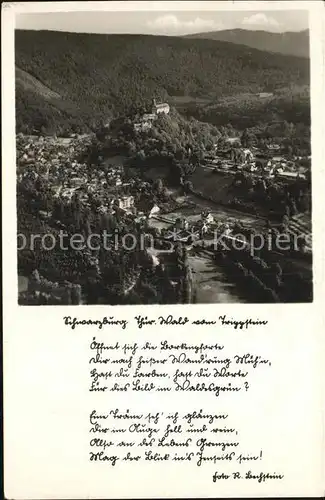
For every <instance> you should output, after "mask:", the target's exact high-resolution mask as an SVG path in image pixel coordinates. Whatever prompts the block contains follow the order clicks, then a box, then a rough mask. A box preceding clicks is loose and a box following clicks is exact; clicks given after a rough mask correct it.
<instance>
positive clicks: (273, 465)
mask: <svg viewBox="0 0 325 500" xmlns="http://www.w3.org/2000/svg"><path fill="white" fill-rule="evenodd" d="M298 8H299V9H300V8H304V9H308V10H309V11H310V38H311V88H312V102H311V106H312V175H313V179H312V182H313V185H312V186H313V245H314V292H315V300H314V302H313V303H312V304H287V305H285V304H269V305H260V304H259V305H243V304H231V305H230V304H229V305H227V304H223V305H221V304H220V305H219V304H215V305H192V306H159V307H158V306H150V307H148V306H147V307H145V306H141V307H138V306H137V307H136V308H135V307H132V306H130V307H129V306H124V307H117V306H116V307H114V308H109V307H108V306H107V307H105V306H96V307H91V306H81V307H73V306H70V307H68V308H65V307H51V306H48V307H46V306H43V307H18V305H17V271H16V264H17V260H16V203H15V188H16V175H15V169H16V167H15V122H14V85H15V82H14V23H15V15H17V13H19V12H31V13H32V12H40V11H42V12H45V11H46V12H48V11H71V10H76V11H86V10H88V11H89V10H98V11H100V10H101V9H105V10H110V9H114V10H127V11H130V10H131V11H132V10H134V9H137V10H139V9H141V10H156V11H162V10H165V11H171V10H174V11H177V10H182V9H186V10H196V11H198V10H202V11H203V10H205V11H208V10H211V9H222V10H228V9H237V10H259V9H261V10H262V9H263V10H272V9H276V10H281V9H292V10H295V9H298ZM323 14H324V8H323V5H322V2H305V3H304V2H235V3H230V2H217V3H216V2H172V3H171V4H167V3H166V2H105V3H104V2H67V3H65V2H64V3H63V2H54V3H44V2H43V3H27V2H26V3H24V2H22V3H19V2H17V3H15V2H12V3H11V5H10V4H8V3H7V4H3V16H2V19H3V20H2V65H3V66H2V75H3V80H2V109H3V143H2V146H3V147H2V151H3V170H2V176H3V177H2V181H3V182H2V192H3V258H4V266H3V300H4V318H3V319H4V337H3V339H4V350H3V352H4V447H5V448H4V452H5V454H4V459H5V496H6V497H7V498H10V499H26V500H27V499H35V498H44V499H50V498H53V499H54V498H57V499H59V498H66V499H68V498H117V497H119V498H137V497H138V498H140V497H141V498H145V497H148V498H150V497H151V498H152V497H160V498H162V497H174V498H175V497H183V498H185V497H187V498H190V497H231V496H233V497H234V496H235V497H253V496H255V497H264V496H299V497H304V496H323V495H324V492H325V484H324V483H325V481H324V471H325V462H324V449H325V439H324V400H325V398H324V387H325V385H324V382H323V381H324V354H325V351H324V330H325V329H324V317H325V316H324V265H323V263H324V193H325V190H324V187H325V186H324V138H325V136H324V120H323V113H324V43H323V41H324V15H323ZM99 15H100V14H99ZM139 313H140V314H143V315H148V316H150V317H156V316H158V315H159V314H167V313H168V314H169V313H170V314H174V315H175V316H179V315H183V316H184V315H187V316H188V317H189V318H190V319H193V318H194V317H206V318H207V319H209V318H215V317H218V316H219V315H220V314H226V315H227V316H230V317H234V318H236V319H246V318H248V317H251V318H253V319H255V318H259V319H268V320H269V324H268V326H267V327H264V328H255V329H249V330H241V331H235V330H231V329H230V328H225V329H221V328H206V329H203V328H191V327H189V328H185V329H183V328H173V327H170V328H168V329H166V328H165V329H162V328H155V329H152V328H151V329H150V330H149V329H142V330H139V329H136V328H134V329H133V330H132V329H130V328H128V329H127V330H119V329H117V328H112V329H108V330H102V331H98V330H97V329H93V328H91V327H87V328H86V327H82V328H79V329H76V330H71V329H69V328H67V327H64V326H63V320H62V317H63V316H64V315H71V316H78V317H79V318H93V319H95V318H101V317H102V316H104V315H114V316H115V317H117V318H125V319H128V318H133V316H135V315H136V314H139ZM94 335H96V336H97V338H98V339H102V340H104V341H106V342H112V343H113V342H115V341H116V340H119V342H120V343H123V342H133V341H137V342H139V343H140V342H141V341H144V340H151V341H154V342H159V341H160V340H162V339H167V340H169V341H173V342H174V343H176V342H177V341H179V340H182V341H187V342H191V341H197V340H199V341H200V342H201V341H202V342H207V343H208V342H211V341H214V342H216V341H217V342H219V343H224V344H225V346H226V347H228V348H230V347H231V348H232V350H233V351H241V350H244V351H246V352H255V353H256V354H260V355H264V356H266V357H268V358H269V359H271V361H272V368H271V369H270V370H268V371H265V372H264V371H263V372H257V373H258V376H255V377H254V378H252V379H251V381H250V385H251V388H250V390H249V391H248V392H247V393H242V394H241V393H240V395H239V396H238V395H236V396H235V397H233V395H232V394H231V393H229V394H227V393H225V394H224V395H221V396H220V397H219V398H215V397H214V396H213V395H209V396H207V395H205V394H203V395H200V394H199V395H194V396H193V393H181V394H179V393H174V394H168V395H166V394H160V395H159V396H158V395H157V394H145V393H134V392H132V393H128V395H127V397H125V396H123V395H121V394H116V395H112V394H110V395H109V397H107V396H106V395H104V396H103V395H98V394H94V393H89V392H88V387H89V378H88V360H89V344H90V342H91V340H92V337H93V336H94ZM117 407H119V408H120V409H121V410H125V409H127V408H130V409H131V410H132V411H134V412H135V411H140V410H141V409H144V410H147V411H169V410H170V411H176V410H177V409H180V410H184V411H185V410H187V409H188V410H190V409H192V410H193V409H199V408H203V410H204V411H205V412H208V411H216V412H222V411H226V412H227V413H229V415H230V420H231V422H233V423H234V425H237V427H238V429H239V431H240V437H241V442H242V443H243V445H245V448H247V452H252V453H254V452H259V450H260V449H263V461H262V462H261V464H257V465H256V464H252V465H249V466H247V467H246V469H251V470H253V471H256V472H257V471H265V472H270V473H283V474H284V475H285V477H284V479H283V480H282V481H267V482H265V483H261V484H259V483H257V482H256V481H244V482H242V481H240V482H235V481H230V480H228V481H219V482H217V483H213V482H212V474H213V473H214V472H215V471H216V470H218V471H223V470H224V471H225V472H227V471H228V470H230V471H231V470H241V469H240V468H238V465H237V466H236V465H233V466H230V465H227V464H225V465H222V466H221V465H216V466H215V465H212V466H211V465H203V466H202V467H197V466H194V465H192V464H191V463H189V464H185V465H184V464H182V465H180V464H177V465H176V466H175V465H173V464H171V463H170V462H167V463H165V464H154V465H151V464H150V463H149V464H148V463H147V462H142V463H140V464H136V465H135V464H131V465H127V466H125V465H124V466H122V467H121V466H119V465H117V466H115V468H112V467H110V466H108V465H106V464H105V463H94V462H93V463H90V462H89V461H88V452H89V448H88V442H89V434H88V429H89V413H90V412H91V411H92V409H94V408H96V409H97V410H98V411H103V412H104V411H106V410H107V409H109V408H117ZM246 445H247V446H246ZM243 470H245V467H243Z"/></svg>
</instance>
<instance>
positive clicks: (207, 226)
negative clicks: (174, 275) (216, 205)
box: [161, 210, 234, 244]
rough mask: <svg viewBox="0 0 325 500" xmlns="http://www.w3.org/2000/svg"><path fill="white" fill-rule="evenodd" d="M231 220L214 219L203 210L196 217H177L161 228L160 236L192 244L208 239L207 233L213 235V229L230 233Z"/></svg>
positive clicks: (226, 233) (209, 213)
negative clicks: (164, 227) (166, 226)
mask: <svg viewBox="0 0 325 500" xmlns="http://www.w3.org/2000/svg"><path fill="white" fill-rule="evenodd" d="M233 225H234V222H233V221H230V220H227V221H223V222H220V221H218V220H216V219H215V218H214V216H213V214H212V213H211V212H209V211H208V210H204V211H202V212H201V214H200V215H199V216H198V217H195V218H193V217H191V219H190V220H189V219H188V218H186V217H177V218H176V219H175V220H174V221H173V222H172V223H171V224H170V225H169V227H168V228H166V229H163V230H162V233H161V234H162V236H163V237H164V238H165V239H167V240H173V241H179V242H182V243H186V244H192V243H193V242H194V241H197V240H202V239H203V240H204V239H205V238H208V239H209V234H210V236H211V237H214V231H215V230H216V229H218V231H220V232H222V234H223V235H230V234H231V231H232V226H233Z"/></svg>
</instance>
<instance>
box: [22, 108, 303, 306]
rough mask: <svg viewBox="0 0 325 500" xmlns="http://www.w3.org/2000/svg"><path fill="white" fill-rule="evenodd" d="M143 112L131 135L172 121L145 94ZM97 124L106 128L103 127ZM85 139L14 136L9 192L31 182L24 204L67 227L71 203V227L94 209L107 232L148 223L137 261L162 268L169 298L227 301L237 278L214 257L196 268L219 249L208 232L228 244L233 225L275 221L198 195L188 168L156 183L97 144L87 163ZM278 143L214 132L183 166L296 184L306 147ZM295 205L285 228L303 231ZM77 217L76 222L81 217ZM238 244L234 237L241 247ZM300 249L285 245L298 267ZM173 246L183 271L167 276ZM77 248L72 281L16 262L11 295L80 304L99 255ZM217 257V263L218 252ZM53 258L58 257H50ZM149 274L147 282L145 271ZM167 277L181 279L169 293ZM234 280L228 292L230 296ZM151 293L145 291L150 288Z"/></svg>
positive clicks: (214, 174)
mask: <svg viewBox="0 0 325 500" xmlns="http://www.w3.org/2000/svg"><path fill="white" fill-rule="evenodd" d="M149 111H150V112H145V113H143V114H139V113H138V114H137V115H136V116H135V117H134V118H133V121H132V127H133V131H134V132H133V133H134V135H135V136H139V135H141V136H145V135H146V134H147V133H148V130H150V129H151V128H152V127H153V126H154V125H155V124H156V123H157V122H158V121H159V119H160V117H161V116H162V115H164V119H167V120H172V118H171V117H170V116H169V115H170V106H169V104H168V103H161V104H157V103H156V101H155V100H153V103H152V109H150V110H149ZM105 133H106V134H110V128H109V127H108V130H106V132H105ZM94 141H95V142H96V139H95V137H94V136H91V135H83V136H80V135H78V134H73V136H72V137H66V138H60V137H56V136H52V137H51V136H50V137H48V136H40V135H38V136H26V135H23V134H18V135H17V182H18V191H22V192H25V193H26V192H27V191H28V190H31V189H33V188H32V186H34V188H35V189H36V191H41V192H43V194H42V197H41V198H42V200H39V199H37V196H36V197H35V196H34V199H33V197H32V199H31V201H30V202H31V203H32V205H33V204H34V207H33V208H34V210H35V213H36V214H37V217H38V218H39V221H41V224H43V225H46V227H48V228H53V229H54V230H55V231H59V230H65V231H68V232H69V231H71V230H72V228H73V227H75V226H72V227H70V226H69V223H68V222H67V219H68V221H69V217H67V215H66V214H67V213H70V215H71V213H73V212H74V211H75V212H76V213H77V216H76V217H75V218H74V224H75V221H76V218H77V220H78V221H79V223H78V228H79V229H80V231H84V229H85V227H86V228H88V235H89V233H90V231H91V230H90V227H89V226H91V225H92V223H91V222H90V221H92V220H93V219H94V217H95V218H96V219H97V221H100V222H99V226H97V227H100V230H102V229H103V228H105V229H107V228H110V230H112V228H114V230H115V231H117V228H119V227H121V226H123V227H127V228H128V229H130V228H131V230H132V231H139V230H141V231H142V232H146V233H148V232H149V233H150V234H152V235H153V238H154V240H153V241H154V244H153V245H152V244H151V245H148V247H147V248H146V249H145V254H146V257H147V260H146V265H147V266H148V265H149V267H150V268H153V269H154V271H153V273H154V274H155V272H157V269H158V268H159V273H161V274H162V275H164V273H165V274H166V276H165V278H166V279H167V280H169V284H170V289H171V290H173V292H170V297H171V298H170V299H169V300H172V301H173V302H177V301H179V300H181V301H183V300H185V301H186V302H192V301H193V300H194V301H205V300H207V301H209V300H211V301H217V300H221V301H229V300H230V301H232V300H237V298H238V294H240V291H239V292H238V290H237V288H238V287H237V285H238V284H237V283H233V282H234V281H238V279H237V278H236V279H235V280H234V279H233V278H232V279H231V280H230V283H228V282H227V279H226V280H225V277H224V274H225V269H224V268H222V267H220V264H219V266H217V269H216V270H215V272H214V274H213V276H212V281H211V280H210V282H209V283H205V282H204V273H206V272H207V271H208V269H209V266H210V267H211V262H216V260H217V258H216V253H218V252H219V253H220V245H219V249H218V245H215V244H214V240H215V239H216V234H219V235H220V234H222V235H223V237H224V238H226V239H228V241H231V240H234V241H235V243H236V242H237V243H238V244H240V242H241V238H243V236H241V237H238V236H236V234H237V233H238V232H240V233H241V235H243V234H244V235H245V234H246V236H249V235H251V234H252V232H254V231H255V232H256V230H260V231H264V232H265V231H266V229H268V230H269V231H270V228H272V226H273V227H274V228H276V227H277V224H276V223H273V224H272V223H270V220H269V219H268V218H267V217H265V215H264V216H259V215H257V214H256V213H255V214H252V213H249V211H247V210H241V208H240V207H239V208H237V207H236V206H235V205H234V204H233V203H231V204H222V203H219V204H218V203H216V202H215V201H214V199H213V197H211V196H205V194H204V193H202V192H201V191H199V190H198V189H197V188H196V186H195V184H193V182H192V181H191V175H189V176H188V179H187V180H185V176H180V180H179V185H178V186H175V185H164V183H163V182H162V180H161V179H152V178H151V179H150V178H146V176H143V175H141V174H139V175H134V171H133V172H132V174H130V172H129V170H130V169H129V167H128V166H127V165H128V159H127V157H125V156H123V155H121V154H119V155H116V154H112V155H111V156H110V155H107V153H106V154H105V156H106V157H104V156H103V154H102V153H101V152H99V154H98V156H97V159H96V160H95V162H96V163H97V164H96V165H94V160H93V159H92V160H91V162H90V163H89V156H88V157H87V153H88V151H89V148H90V149H92V150H93V144H94ZM243 143H244V144H243ZM282 149H283V148H281V147H280V146H279V145H278V144H272V143H268V144H266V145H265V147H264V148H263V150H261V149H259V148H258V147H257V146H256V145H254V144H250V145H249V147H248V146H247V144H246V141H245V137H244V135H243V134H242V136H241V137H240V136H236V137H226V138H225V137H223V138H222V140H220V141H216V143H214V144H213V145H212V147H210V148H209V150H208V151H205V152H204V154H202V152H201V157H200V159H199V160H198V161H197V162H196V165H195V167H193V168H192V171H193V170H194V171H195V172H198V171H199V170H201V171H202V172H203V173H204V175H205V176H208V182H209V184H210V185H213V184H216V185H217V184H218V182H219V180H220V179H221V180H222V179H224V178H226V179H227V180H228V181H227V182H228V185H230V186H231V188H232V189H236V186H237V185H241V184H242V183H243V179H244V178H246V177H247V176H249V178H250V182H252V183H253V184H257V183H262V184H263V183H264V185H265V183H267V182H270V181H272V182H273V181H274V179H276V180H277V182H278V183H279V185H282V184H285V185H287V183H289V184H292V185H295V184H297V183H299V182H302V183H306V182H307V178H308V179H310V156H309V157H299V156H295V155H293V154H291V155H288V154H287V153H284V152H283V151H282ZM131 170H132V169H131ZM229 179H230V181H229ZM228 189H229V188H228ZM265 189H266V188H265V186H264V190H265ZM26 190H27V191H26ZM295 212H296V213H291V214H290V215H291V217H290V216H286V215H284V219H286V220H285V229H286V231H287V233H288V234H289V235H290V234H291V235H292V236H294V235H295V234H296V233H297V234H298V233H299V232H300V231H301V230H304V232H305V234H306V233H307V234H310V232H311V229H310V222H308V217H306V215H304V214H299V212H298V210H297V209H296V210H295ZM85 214H87V215H85ZM81 219H83V221H84V222H81ZM283 223H284V220H282V221H281V224H282V226H284V224H283ZM278 226H279V224H278ZM278 229H279V228H278ZM278 229H274V231H276V230H278ZM239 230H240V231H239ZM86 233H87V229H86ZM86 233H85V234H86ZM170 242H173V249H172V250H170V248H171V247H170ZM247 245H248V244H247ZM237 246H238V245H237ZM239 246H240V245H239ZM244 247H245V244H244V243H243V247H242V249H243V248H244ZM310 251H311V248H310V247H308V245H306V242H305V241H304V244H303V245H301V248H299V249H295V252H294V255H292V254H290V258H289V260H291V258H292V259H296V260H297V259H298V260H299V259H301V260H302V266H303V268H304V269H305V268H306V266H307V267H308V262H307V261H308V255H309V254H310ZM177 252H178V253H179V254H181V255H182V257H181V258H180V262H182V264H181V265H179V266H178V267H179V268H180V269H181V270H184V262H185V268H186V271H185V274H184V273H183V271H181V272H180V273H178V275H177V272H176V275H175V276H172V277H171V278H170V273H171V274H173V266H174V267H175V262H173V265H170V262H169V261H168V259H169V260H170V255H169V257H168V254H173V255H174V254H175V253H177ZM79 253H80V252H79ZM82 253H83V254H84V257H83V258H84V259H86V260H87V259H88V263H87V266H88V267H90V271H89V269H87V272H85V273H84V276H83V277H81V276H80V277H79V279H77V280H76V283H73V281H74V280H73V279H72V278H71V276H68V279H66V280H63V281H62V283H61V284H60V283H59V280H58V279H57V280H55V279H54V278H51V276H52V275H53V276H55V275H57V273H54V272H53V271H51V273H49V275H48V276H47V277H46V276H44V275H45V274H46V270H45V271H42V270H40V271H39V270H37V269H32V268H30V270H31V273H30V275H29V276H26V271H23V272H25V276H21V277H20V280H21V281H20V301H21V303H25V302H27V303H40V301H41V302H42V301H45V302H46V303H52V302H54V303H61V302H60V301H63V302H65V301H68V303H70V302H71V300H72V303H83V302H84V301H85V300H86V301H87V300H88V299H87V298H84V297H85V291H84V290H83V284H82V282H83V279H84V278H85V277H86V278H87V276H88V274H89V273H90V276H91V275H92V273H93V274H94V272H93V271H91V269H97V273H98V275H99V276H101V275H102V271H101V270H100V260H101V256H100V255H99V254H100V252H98V251H91V250H89V249H85V250H83V252H82ZM228 253H230V252H228ZM287 253H288V252H287ZM270 254H272V252H268V255H270ZM26 255H28V252H27V253H26ZM86 256H87V258H86ZM222 256H223V259H224V264H225V262H226V258H225V257H224V253H222ZM306 256H307V257H306ZM273 257H274V256H273ZM252 258H254V259H255V261H256V262H257V261H258V259H259V261H262V264H261V265H262V266H264V267H266V268H267V267H270V266H273V268H275V266H276V264H275V263H274V262H273V263H270V264H266V263H265V261H264V260H263V259H262V258H261V257H258V256H256V255H252ZM148 259H149V260H148ZM182 259H183V260H182ZM306 259H307V260H306ZM174 260H175V259H174ZM176 260H177V259H176ZM281 260H283V261H284V262H287V260H288V258H287V256H281ZM27 261H28V257H27ZM273 261H274V259H273ZM148 262H149V264H148ZM256 262H255V266H256ZM259 264H260V263H259ZM58 265H60V263H59V262H58ZM298 265H299V263H298ZM32 267H33V266H32ZM131 267H132V266H131ZM223 267H225V266H223ZM278 267H280V266H279V265H278ZM135 268H137V269H138V270H139V268H141V265H140V266H139V264H138V263H137V264H136V265H135ZM155 269H156V270H155ZM133 271H134V269H133ZM23 272H22V273H21V274H23ZM151 272H152V269H151ZM87 273H88V274H87ZM182 273H183V274H182ZM68 274H69V273H68ZM95 274H96V273H95ZM174 274H175V273H174ZM251 274H252V273H251ZM131 275H132V276H133V277H132V278H127V279H124V281H123V284H122V285H121V287H122V290H120V291H119V293H122V295H123V297H126V296H128V295H129V294H130V291H131V290H133V289H134V288H135V287H136V279H137V278H138V277H139V276H140V275H141V272H138V271H137V272H133V273H131ZM134 276H136V279H135V278H134ZM167 276H168V278H167ZM180 276H181V278H182V280H183V281H184V276H186V279H187V281H188V287H187V288H188V290H187V291H186V286H184V284H183V285H180ZM282 276H283V274H282V271H278V274H276V278H277V283H278V285H279V282H281V280H282ZM146 279H147V280H149V285H150V278H148V277H146ZM256 279H259V277H257V278H256ZM182 280H181V281H182ZM153 281H155V279H154V278H153ZM185 281H186V280H185ZM213 281H214V282H213ZM260 281H261V280H260ZM275 282H276V281H275ZM281 283H282V282H281ZM150 286H151V285H150ZM177 286H179V287H183V288H181V290H178V291H177V292H175V288H177ZM261 286H262V287H264V288H265V289H266V290H267V291H266V292H265V297H271V299H272V298H273V299H272V300H279V299H278V296H277V294H276V293H275V292H274V290H273V289H272V287H271V286H270V284H269V282H268V281H267V282H266V283H263V282H262V285H261ZM279 286H280V285H279ZM281 286H283V284H282V285H281ZM234 288H235V290H236V291H235V299H233V289H234ZM184 290H185V291H184ZM189 290H190V291H189ZM156 293H157V292H156ZM153 296H155V295H154V292H153ZM71 297H74V298H71ZM177 297H178V298H177ZM182 297H183V298H182ZM184 297H185V299H184ZM99 300H100V299H99ZM125 300H126V301H127V299H125ZM164 300H167V302H168V299H166V298H164ZM240 300H241V301H245V299H244V298H243V297H240ZM265 300H266V299H265ZM131 303H132V302H131ZM149 303H150V299H149Z"/></svg>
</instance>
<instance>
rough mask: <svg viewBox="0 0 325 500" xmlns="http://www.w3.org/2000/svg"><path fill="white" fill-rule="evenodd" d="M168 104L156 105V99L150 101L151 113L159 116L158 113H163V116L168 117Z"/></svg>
mask: <svg viewBox="0 0 325 500" xmlns="http://www.w3.org/2000/svg"><path fill="white" fill-rule="evenodd" d="M169 109H170V108H169V104H167V103H166V102H164V103H162V104H157V103H156V99H153V100H152V113H154V114H156V115H159V114H160V113H165V115H168V113H169Z"/></svg>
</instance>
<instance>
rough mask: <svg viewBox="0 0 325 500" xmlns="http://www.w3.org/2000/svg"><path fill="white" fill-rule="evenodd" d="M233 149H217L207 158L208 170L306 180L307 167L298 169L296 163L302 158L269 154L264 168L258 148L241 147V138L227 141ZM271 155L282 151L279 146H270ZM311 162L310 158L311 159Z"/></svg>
mask: <svg viewBox="0 0 325 500" xmlns="http://www.w3.org/2000/svg"><path fill="white" fill-rule="evenodd" d="M227 143H228V145H230V146H231V149H226V150H223V151H218V149H217V148H215V149H214V151H213V152H210V153H209V154H207V155H206V156H205V159H204V164H205V166H206V168H212V169H214V171H215V172H218V171H220V172H224V171H228V172H229V173H235V172H237V171H238V170H243V171H246V172H251V173H255V174H257V175H260V174H263V176H267V177H271V178H273V177H275V176H277V177H278V178H280V179H281V178H282V179H284V180H295V179H298V178H300V179H306V173H307V170H308V168H307V167H297V166H296V161H297V160H298V161H299V160H301V159H302V158H300V157H296V158H293V160H291V161H290V160H288V159H286V158H285V157H283V156H280V155H274V156H270V154H268V159H267V161H266V162H264V165H263V167H262V166H261V165H259V164H258V163H259V162H258V159H259V158H258V157H259V153H260V152H259V150H258V148H256V147H252V148H250V149H249V148H243V147H241V146H240V143H239V138H229V139H228V140H227ZM268 148H269V153H270V152H272V153H275V152H277V151H278V150H279V149H280V146H279V145H278V144H270V145H269V146H268ZM309 160H310V157H309Z"/></svg>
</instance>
